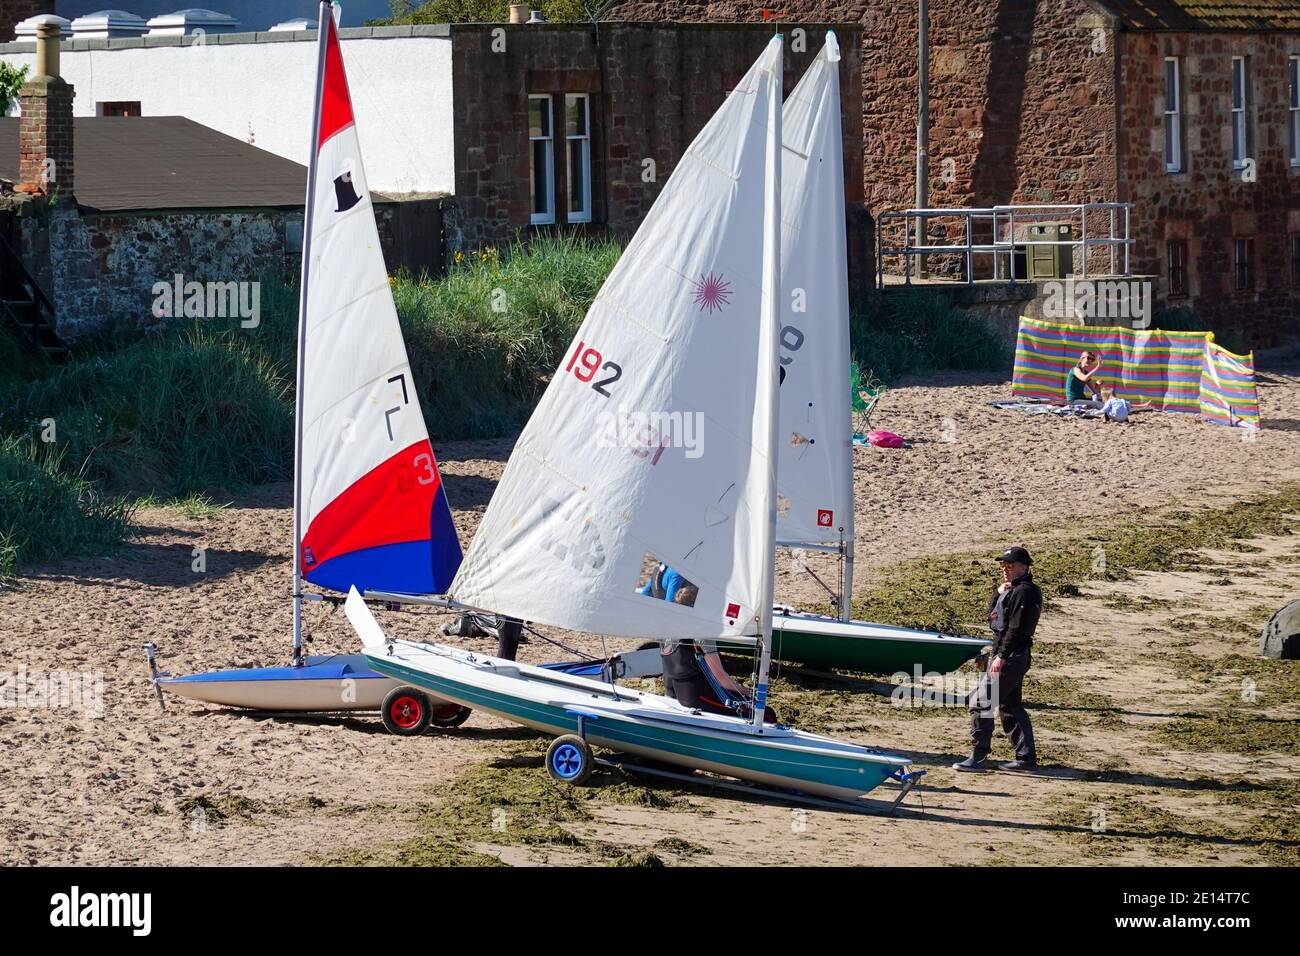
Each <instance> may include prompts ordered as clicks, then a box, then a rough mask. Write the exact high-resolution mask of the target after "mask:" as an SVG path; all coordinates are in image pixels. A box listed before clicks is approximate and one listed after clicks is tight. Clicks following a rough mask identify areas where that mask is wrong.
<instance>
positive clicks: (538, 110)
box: [528, 96, 555, 224]
mask: <svg viewBox="0 0 1300 956" xmlns="http://www.w3.org/2000/svg"><path fill="white" fill-rule="evenodd" d="M528 139H529V145H530V146H531V147H532V150H531V152H532V181H531V188H532V198H533V208H532V217H531V221H532V222H533V223H534V224H539V223H551V222H555V138H554V135H553V124H552V122H551V98H550V97H549V96H529V97H528Z"/></svg>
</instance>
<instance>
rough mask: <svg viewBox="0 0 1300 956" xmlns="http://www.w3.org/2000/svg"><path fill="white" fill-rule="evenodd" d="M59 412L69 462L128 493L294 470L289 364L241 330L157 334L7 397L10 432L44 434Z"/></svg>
mask: <svg viewBox="0 0 1300 956" xmlns="http://www.w3.org/2000/svg"><path fill="white" fill-rule="evenodd" d="M50 422H52V423H53V437H54V439H55V441H54V445H55V447H56V448H57V449H58V450H59V452H60V457H61V459H62V460H63V461H64V462H65V463H66V465H67V468H68V469H69V470H71V471H72V472H74V473H76V474H78V475H81V476H83V477H85V478H87V479H89V480H91V481H95V482H102V483H103V484H104V485H105V487H108V488H111V489H113V490H115V491H120V492H131V493H135V494H145V493H149V492H157V493H159V494H162V495H177V496H184V495H187V494H190V493H192V492H195V491H202V490H207V489H213V488H225V487H238V486H240V485H245V484H250V483H256V482H265V481H274V480H278V479H284V478H287V477H288V476H289V474H290V472H291V468H292V450H293V405H292V400H291V390H290V387H289V380H288V371H287V370H286V369H285V368H284V367H283V366H282V365H281V364H280V363H278V362H276V361H274V360H272V359H270V358H268V357H267V356H266V355H265V354H262V353H261V352H259V350H258V349H257V348H255V347H254V346H253V345H251V344H249V343H246V342H241V341H239V340H238V338H237V333H235V332H220V331H210V330H208V329H205V328H202V327H190V328H187V329H179V330H171V331H168V332H164V333H159V334H154V335H150V336H146V337H145V338H143V339H140V340H138V341H135V342H133V343H131V344H130V345H127V346H126V347H124V348H122V349H121V350H119V351H117V352H101V353H98V354H91V355H88V356H85V357H82V358H79V359H77V360H75V361H73V362H71V363H69V364H68V365H66V366H63V367H61V368H58V369H57V370H55V371H54V372H53V373H51V374H49V375H47V376H45V377H44V378H40V379H37V380H35V381H32V382H27V383H20V384H18V385H16V386H13V387H11V388H9V389H7V390H6V391H5V392H4V393H3V394H2V396H0V432H3V433H6V434H9V435H19V436H25V437H27V438H29V439H32V440H37V439H39V438H40V437H41V433H42V432H43V431H44V430H45V429H47V428H48V427H49V423H50Z"/></svg>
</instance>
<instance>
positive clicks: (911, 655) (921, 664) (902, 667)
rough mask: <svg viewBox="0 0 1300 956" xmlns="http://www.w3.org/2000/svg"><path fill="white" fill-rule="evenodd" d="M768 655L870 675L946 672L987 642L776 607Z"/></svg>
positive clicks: (968, 658) (987, 642)
mask: <svg viewBox="0 0 1300 956" xmlns="http://www.w3.org/2000/svg"><path fill="white" fill-rule="evenodd" d="M772 630H773V635H772V659H773V660H781V661H785V662H787V663H795V664H809V665H812V666H815V667H841V668H845V669H847V670H856V671H867V672H869V673H874V674H896V673H899V672H900V671H903V672H906V673H907V674H909V675H911V674H913V673H914V672H915V671H916V669H917V668H920V670H921V672H922V673H923V674H924V673H940V674H946V673H948V672H949V671H951V670H956V669H957V668H958V667H960V666H961V665H962V664H964V663H966V661H968V660H971V659H972V658H974V657H976V656H977V655H979V654H980V653H981V652H982V651H983V650H984V648H986V647H989V646H990V645H991V644H992V642H991V641H989V640H985V639H984V638H979V637H963V636H960V635H956V634H942V633H939V632H937V631H915V630H911V629H909V628H905V627H893V626H891V625H886V624H871V623H868V622H866V621H841V620H839V619H838V618H832V617H825V616H823V615H820V614H808V613H805V612H801V611H792V610H789V609H787V608H780V609H778V610H777V612H776V613H775V614H774V615H773V617H772Z"/></svg>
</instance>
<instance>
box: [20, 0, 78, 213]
mask: <svg viewBox="0 0 1300 956" xmlns="http://www.w3.org/2000/svg"><path fill="white" fill-rule="evenodd" d="M75 95H76V94H75V93H74V92H73V89H72V87H71V85H69V84H68V82H67V81H66V80H64V79H63V78H62V77H60V76H59V20H58V18H57V17H54V16H52V15H46V16H43V17H38V18H36V71H35V74H34V75H33V76H31V77H30V78H29V79H28V80H27V82H26V83H24V84H23V85H22V88H21V89H20V90H19V91H18V102H19V105H20V107H21V109H22V116H21V117H20V118H19V121H18V182H19V187H18V188H19V190H20V191H22V192H36V191H38V190H39V192H42V193H44V194H45V195H47V196H48V195H52V194H53V193H54V191H55V189H57V190H58V195H59V198H60V199H64V200H71V198H72V189H73V183H74V180H73V166H72V98H73V96H75Z"/></svg>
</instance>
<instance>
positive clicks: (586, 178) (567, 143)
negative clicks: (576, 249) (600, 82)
mask: <svg viewBox="0 0 1300 956" xmlns="http://www.w3.org/2000/svg"><path fill="white" fill-rule="evenodd" d="M575 100H582V101H583V103H584V104H585V106H584V115H585V116H586V119H587V129H586V132H585V133H582V134H572V135H571V134H570V133H569V104H570V103H571V102H573V101H575ZM575 142H580V143H581V144H582V146H581V147H580V150H581V154H582V159H581V160H580V164H581V173H582V208H581V209H577V210H575V209H573V208H571V206H572V203H573V165H574V163H573V149H572V145H571V144H573V143H575ZM564 162H565V175H566V177H567V179H566V181H565V186H566V188H565V190H564V197H565V199H564V202H565V210H566V220H567V221H568V222H591V95H590V94H588V93H565V94H564Z"/></svg>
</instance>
